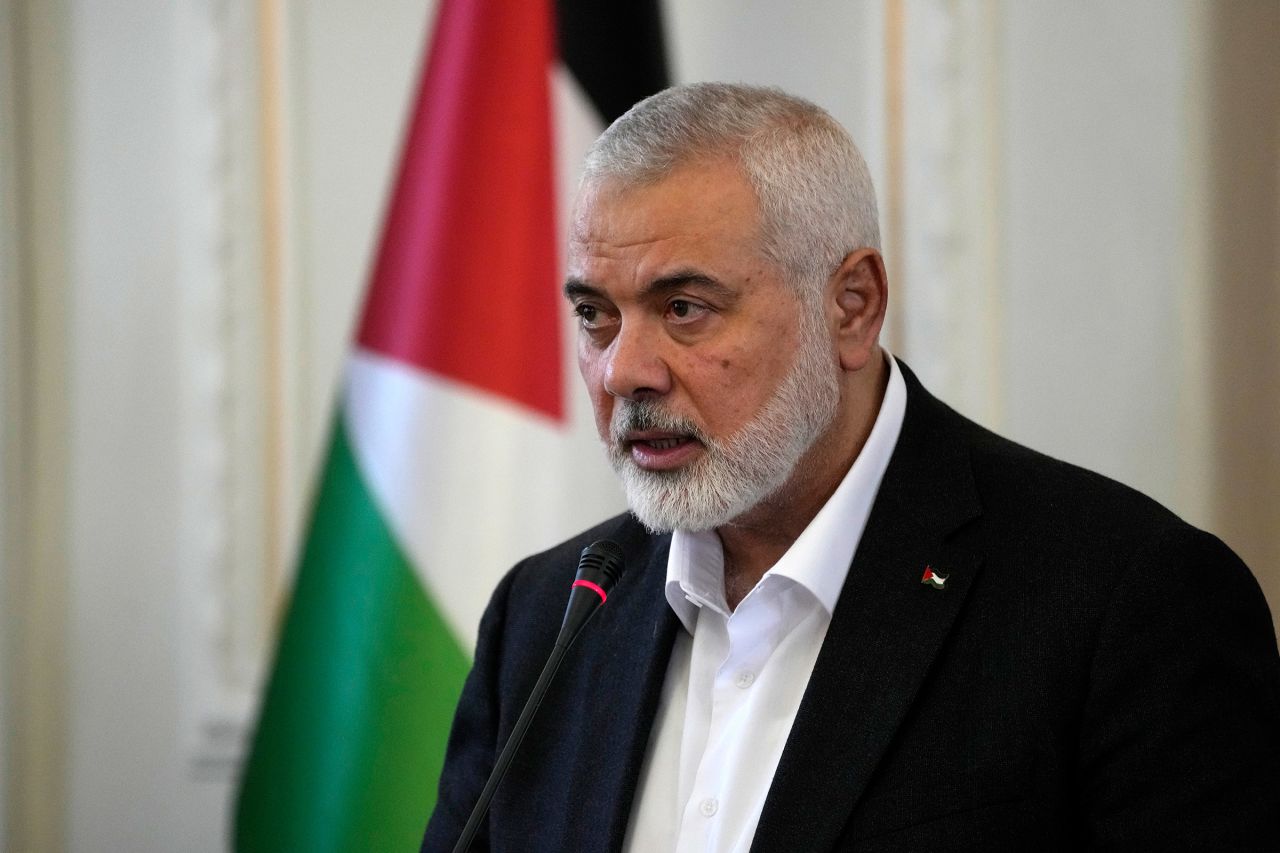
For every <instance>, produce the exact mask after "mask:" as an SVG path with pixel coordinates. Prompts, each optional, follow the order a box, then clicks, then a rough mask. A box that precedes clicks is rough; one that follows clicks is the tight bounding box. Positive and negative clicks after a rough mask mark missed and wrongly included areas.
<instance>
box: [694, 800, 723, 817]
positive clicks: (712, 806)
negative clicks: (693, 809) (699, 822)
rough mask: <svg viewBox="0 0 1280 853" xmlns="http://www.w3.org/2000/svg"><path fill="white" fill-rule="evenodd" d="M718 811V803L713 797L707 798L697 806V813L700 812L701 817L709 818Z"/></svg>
mask: <svg viewBox="0 0 1280 853" xmlns="http://www.w3.org/2000/svg"><path fill="white" fill-rule="evenodd" d="M719 810H720V801H719V800H717V799H716V798H715V797H707V798H706V799H705V800H703V801H702V802H701V803H699V804H698V811H700V812H702V816H703V817H711V816H712V815H713V814H715V813H716V812H718V811H719Z"/></svg>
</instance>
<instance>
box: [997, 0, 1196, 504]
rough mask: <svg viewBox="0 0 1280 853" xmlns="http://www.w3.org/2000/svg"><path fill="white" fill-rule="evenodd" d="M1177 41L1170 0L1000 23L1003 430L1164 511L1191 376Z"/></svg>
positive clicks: (1182, 52) (1077, 7)
mask: <svg viewBox="0 0 1280 853" xmlns="http://www.w3.org/2000/svg"><path fill="white" fill-rule="evenodd" d="M1189 36H1190V31H1189V17H1188V14H1187V12H1186V10H1185V9H1183V8H1181V7H1180V6H1179V5H1178V4H1170V3H1168V2H1165V0H1145V2H1126V3H1107V2H1091V3H1073V4H1059V3H1026V4H1024V3H1013V4H1009V5H1008V16H1007V18H1006V20H1005V44H1006V46H1007V48H1006V53H1005V57H1006V64H1005V69H1004V75H1005V93H1006V101H1005V104H1006V117H1005V121H1006V134H1005V145H1004V150H1005V152H1006V158H1005V169H1006V173H1005V174H1006V184H1005V187H1006V189H1005V193H1006V206H1007V208H1006V210H1007V216H1006V218H1005V220H1004V229H1005V236H1004V243H1005V246H1006V247H1007V254H1006V258H1007V262H1006V276H1007V286H1006V292H1007V295H1008V298H1007V302H1006V305H1005V316H1006V326H1005V334H1006V339H1007V346H1008V360H1007V364H1006V368H1005V369H1006V371H1007V377H1008V379H1007V383H1006V387H1007V394H1008V397H1007V412H1008V421H1007V424H1006V428H1007V430H1008V432H1009V433H1010V435H1012V436H1013V437H1015V438H1017V439H1018V440H1020V441H1024V442H1026V443H1028V444H1031V445H1033V446H1035V447H1037V448H1039V449H1042V450H1044V451H1046V452H1048V453H1051V454H1054V455H1057V456H1061V457H1063V458H1066V459H1069V460H1072V461H1076V462H1079V463H1081V464H1084V465H1086V466H1087V467H1091V468H1095V469H1097V470H1100V471H1103V472H1105V473H1108V474H1110V475H1112V476H1114V477H1116V478H1118V479H1120V480H1122V481H1125V482H1127V483H1130V484H1133V485H1136V486H1137V487H1138V488H1141V489H1142V490H1144V491H1146V492H1148V493H1150V494H1152V495H1154V496H1156V497H1157V498H1159V499H1160V500H1162V501H1164V502H1166V503H1170V504H1176V503H1178V499H1179V494H1178V489H1177V485H1178V478H1179V470H1180V466H1181V463H1182V461H1183V460H1184V459H1188V456H1189V454H1186V453H1184V452H1183V450H1184V448H1183V447H1182V446H1180V436H1179V423H1180V416H1181V402H1180V395H1182V394H1183V392H1184V389H1188V388H1190V387H1192V386H1194V384H1195V383H1196V382H1198V381H1199V379H1198V376H1197V375H1196V373H1195V366H1194V365H1188V364H1186V363H1185V362H1184V360H1183V358H1182V352H1183V323H1182V320H1181V317H1180V310H1181V307H1182V301H1183V299H1182V297H1183V293H1184V290H1185V289H1186V288H1187V287H1189V286H1191V285H1192V282H1189V281H1187V273H1186V271H1187V269H1188V267H1187V256H1186V253H1185V251H1184V226H1185V224H1186V223H1185V221H1184V218H1185V215H1186V214H1185V213H1184V207H1183V200H1184V197H1185V194H1186V180H1187V177H1188V168H1189V165H1190V160H1189V158H1190V156H1191V149H1190V144H1191V141H1190V134H1189V128H1190V120H1189V116H1188V110H1189V109H1190V108H1191V107H1193V106H1194V105H1192V104H1190V103H1189V102H1188V98H1187V93H1188V91H1189V81H1190V78H1191V72H1192V70H1193V69H1192V65H1191V63H1192V54H1191V45H1190V44H1189ZM1189 509H1194V508H1187V507H1184V508H1183V511H1184V512H1186V511H1188V510H1189Z"/></svg>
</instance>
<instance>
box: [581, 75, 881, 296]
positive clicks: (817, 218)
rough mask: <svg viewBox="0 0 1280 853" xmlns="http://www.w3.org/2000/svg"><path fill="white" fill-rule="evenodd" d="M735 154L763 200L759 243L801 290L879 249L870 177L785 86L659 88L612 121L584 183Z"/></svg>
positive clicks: (814, 110)
mask: <svg viewBox="0 0 1280 853" xmlns="http://www.w3.org/2000/svg"><path fill="white" fill-rule="evenodd" d="M726 155H727V156H731V157H734V158H736V160H737V161H738V163H739V165H740V167H741V169H742V171H743V173H744V175H745V177H746V179H747V181H748V182H749V183H750V184H751V186H752V188H753V189H754V190H755V194H756V199H757V201H758V202H759V204H760V215H761V229H762V233H761V243H762V245H761V249H762V251H763V253H764V255H765V257H767V258H769V259H770V260H771V261H773V262H774V263H776V264H778V265H779V266H780V267H781V268H782V269H783V270H784V271H786V272H787V273H788V274H789V275H790V276H791V278H792V282H793V283H794V284H795V285H797V286H798V287H803V286H805V285H806V284H807V285H809V286H812V287H819V286H821V284H822V283H823V282H825V281H826V280H827V278H828V276H830V275H831V273H833V272H834V271H835V270H836V268H837V267H838V266H839V265H840V262H841V261H842V260H843V259H844V258H845V256H846V255H848V254H849V253H850V252H852V251H855V250H856V249H860V248H864V247H869V248H873V249H877V250H878V249H879V248H880V225H879V216H878V214H877V211H876V194H875V188H874V187H872V185H871V174H870V173H869V172H868V170H867V164H866V162H865V161H864V160H863V159H862V155H861V154H860V153H859V152H858V149H857V146H855V145H854V144H853V140H852V139H851V138H850V137H849V134H848V132H847V131H846V130H845V129H844V128H843V127H841V126H840V123H839V122H837V121H836V120H835V119H834V118H832V117H831V115H830V114H829V113H827V111H826V110H824V109H822V108H821V107H819V106H817V105H816V104H813V103H810V102H809V101H806V100H804V99H803V98H798V97H796V96H794V95H789V94H787V93H786V92H783V91H781V90H780V89H775V88H766V87H760V86H746V85H739V84H731V83H693V84H690V85H685V86H676V87H673V88H670V89H667V90H665V91H662V92H659V93H658V94H656V95H653V96H651V97H649V98H646V99H645V100H643V101H641V102H640V103H638V104H636V105H635V106H634V107H632V108H631V109H630V110H629V111H628V112H627V113H625V114H624V115H623V116H621V117H620V118H619V119H618V120H617V121H615V122H614V123H613V124H612V125H610V126H609V129H608V130H606V131H605V132H604V134H603V135H602V136H601V137H600V138H599V139H597V140H596V142H595V144H594V145H593V146H592V147H591V150H590V151H589V152H588V154H587V162H586V168H585V171H584V173H583V178H582V180H583V183H584V184H586V183H589V182H594V181H600V180H606V179H608V180H621V181H623V182H624V183H635V184H649V183H654V182H657V181H659V180H661V179H662V178H664V177H666V176H667V175H669V174H670V173H671V172H672V171H673V170H675V169H676V168H677V167H679V166H683V165H688V164H690V163H693V162H696V161H698V160H700V159H711V158H715V157H718V156H726Z"/></svg>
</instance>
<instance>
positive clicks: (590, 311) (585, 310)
mask: <svg viewBox="0 0 1280 853" xmlns="http://www.w3.org/2000/svg"><path fill="white" fill-rule="evenodd" d="M573 313H574V314H576V315H577V316H578V319H579V320H580V321H581V323H582V327H583V328H584V329H594V328H596V327H597V326H598V325H599V324H600V323H601V321H603V320H604V318H603V317H602V316H600V313H601V312H600V309H599V308H597V307H596V306H594V305H591V304H590V303H587V302H583V303H580V304H578V305H575V306H573Z"/></svg>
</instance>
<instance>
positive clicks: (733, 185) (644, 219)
mask: <svg viewBox="0 0 1280 853" xmlns="http://www.w3.org/2000/svg"><path fill="white" fill-rule="evenodd" d="M572 210H573V214H572V217H571V219H570V232H569V239H570V242H571V243H574V242H577V243H583V242H590V241H593V240H599V239H610V238H611V237H613V236H623V235H626V236H630V237H637V236H641V235H642V234H643V233H644V232H646V231H648V232H653V233H654V234H659V233H661V232H663V231H666V230H670V231H672V232H681V233H685V234H688V235H692V234H694V233H699V232H710V231H721V232H726V233H722V234H721V235H720V236H722V237H723V236H727V232H734V233H736V234H739V235H749V236H750V237H751V238H752V239H754V238H755V236H756V235H757V233H758V230H759V229H758V223H759V218H760V217H759V204H758V203H757V201H756V195H755V190H754V189H753V188H752V186H751V185H750V183H749V182H748V181H747V180H746V178H745V177H744V176H743V174H742V172H741V170H740V169H739V168H738V166H737V164H736V163H735V162H734V161H732V160H728V159H725V158H717V159H714V160H699V161H695V162H691V163H688V164H683V165H681V166H679V167H677V168H675V169H672V170H671V171H669V172H667V173H665V174H663V175H661V176H660V177H657V178H654V179H652V180H644V181H634V180H627V179H625V178H621V177H613V176H606V177H601V178H594V179H591V180H587V181H584V182H583V184H582V186H581V187H580V188H579V191H578V194H577V196H576V197H575V200H574V205H573V208H572Z"/></svg>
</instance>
